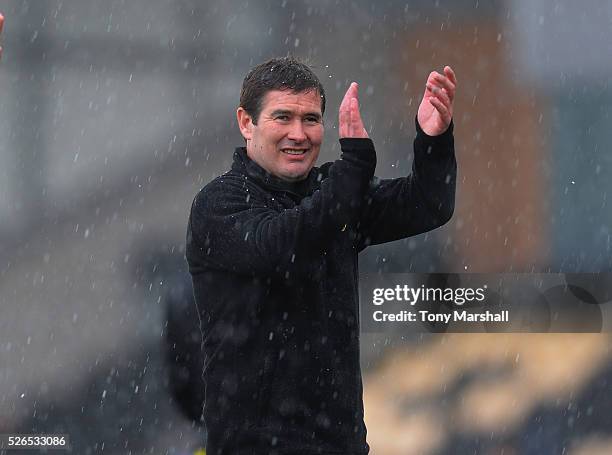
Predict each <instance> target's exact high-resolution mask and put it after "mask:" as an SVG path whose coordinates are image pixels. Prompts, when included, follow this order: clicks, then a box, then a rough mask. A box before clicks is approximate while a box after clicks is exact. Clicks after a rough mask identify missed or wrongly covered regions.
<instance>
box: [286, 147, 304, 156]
mask: <svg viewBox="0 0 612 455" xmlns="http://www.w3.org/2000/svg"><path fill="white" fill-rule="evenodd" d="M308 150H309V149H290V148H286V149H281V152H282V153H285V154H287V155H291V156H301V155H304V154H306V152H308Z"/></svg>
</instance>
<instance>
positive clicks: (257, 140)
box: [237, 90, 323, 181]
mask: <svg viewBox="0 0 612 455" xmlns="http://www.w3.org/2000/svg"><path fill="white" fill-rule="evenodd" d="M237 116H238V126H239V127H240V132H241V133H242V135H243V136H244V138H245V139H246V142H247V146H246V148H247V155H248V156H249V158H251V159H252V160H253V161H255V162H256V163H257V164H259V165H260V166H261V167H262V168H264V169H265V170H266V171H268V172H269V173H270V174H272V175H274V176H276V177H278V178H280V179H283V180H288V181H296V180H302V179H304V178H306V176H307V175H308V173H309V172H310V170H311V169H312V167H313V166H314V165H315V162H316V160H317V157H318V156H319V150H320V148H321V142H322V141H323V116H322V113H321V97H320V96H319V93H318V92H317V91H316V90H311V91H308V92H300V93H294V92H291V91H289V90H271V91H269V92H267V93H266V95H265V97H264V99H263V103H262V109H261V112H260V114H259V119H258V121H257V124H254V123H253V119H252V118H251V117H250V116H249V114H247V112H246V111H245V110H244V109H243V108H241V107H239V108H238V111H237Z"/></svg>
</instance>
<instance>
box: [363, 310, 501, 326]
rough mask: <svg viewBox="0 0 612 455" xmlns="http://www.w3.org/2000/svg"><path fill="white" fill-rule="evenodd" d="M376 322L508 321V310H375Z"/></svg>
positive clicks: (374, 317)
mask: <svg viewBox="0 0 612 455" xmlns="http://www.w3.org/2000/svg"><path fill="white" fill-rule="evenodd" d="M372 317H373V319H374V321H376V322H416V321H421V322H441V323H444V324H448V323H449V322H451V320H452V321H453V322H508V321H509V315H508V310H502V311H497V312H493V311H489V310H485V311H482V312H480V313H470V312H468V311H467V310H454V311H453V312H452V313H433V312H431V311H427V310H419V311H408V310H403V311H400V312H399V313H385V312H384V311H375V312H374V314H373V315H372Z"/></svg>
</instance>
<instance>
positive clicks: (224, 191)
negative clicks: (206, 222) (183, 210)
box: [191, 171, 263, 215]
mask: <svg viewBox="0 0 612 455" xmlns="http://www.w3.org/2000/svg"><path fill="white" fill-rule="evenodd" d="M261 193H262V189H261V188H260V187H259V186H258V185H257V184H256V183H255V182H254V181H253V180H252V179H250V178H248V177H247V176H245V175H244V174H241V173H238V172H235V171H229V172H226V173H225V174H223V175H220V176H219V177H216V178H215V179H214V180H212V181H211V182H209V183H208V184H207V185H206V186H204V187H203V188H202V189H201V190H200V191H199V192H198V193H197V194H196V196H195V197H194V200H193V204H192V207H191V212H192V215H193V214H194V212H195V213H197V214H200V215H203V214H206V213H209V214H210V213H225V212H226V211H228V210H229V211H235V210H237V209H243V208H245V207H250V206H251V205H252V204H253V202H254V201H253V199H258V200H259V199H261V198H262V196H263V195H262V194H261Z"/></svg>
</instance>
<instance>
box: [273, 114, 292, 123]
mask: <svg viewBox="0 0 612 455" xmlns="http://www.w3.org/2000/svg"><path fill="white" fill-rule="evenodd" d="M274 119H275V120H280V121H281V122H286V121H287V120H289V116H288V115H286V114H279V115H277V116H276V117H274Z"/></svg>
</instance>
